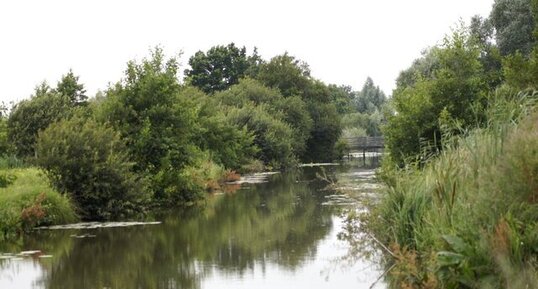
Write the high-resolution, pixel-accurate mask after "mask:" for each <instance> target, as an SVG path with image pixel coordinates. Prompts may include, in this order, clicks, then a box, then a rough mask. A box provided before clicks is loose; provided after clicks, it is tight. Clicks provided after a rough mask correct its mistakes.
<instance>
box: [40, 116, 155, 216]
mask: <svg viewBox="0 0 538 289" xmlns="http://www.w3.org/2000/svg"><path fill="white" fill-rule="evenodd" d="M36 152H37V160H36V163H37V164H38V165H39V166H41V167H42V168H44V169H45V171H46V172H47V175H48V176H49V178H50V180H51V181H52V184H53V185H54V187H55V188H56V189H58V190H59V191H60V192H62V193H64V194H68V195H69V196H70V198H71V199H72V200H73V202H74V203H75V204H76V206H77V207H78V209H79V212H80V215H81V216H82V217H83V218H84V219H111V218H119V217H122V216H124V215H129V214H130V213H134V212H138V211H139V209H140V207H141V206H143V204H144V203H145V202H146V201H147V200H148V198H149V196H150V194H149V193H148V191H147V189H146V186H145V185H144V182H143V180H142V179H141V178H140V177H139V176H138V175H136V174H135V173H133V172H132V168H133V163H131V162H130V161H129V158H128V155H127V152H126V148H125V145H124V143H123V142H122V140H121V139H120V136H119V134H118V133H117V132H115V131H114V130H113V129H112V128H110V127H108V126H106V125H102V124H99V123H97V122H96V121H94V120H92V119H82V118H79V117H75V118H72V119H70V120H65V121H60V122H57V123H55V124H53V125H51V126H50V127H49V128H47V129H46V130H45V131H43V132H42V133H40V135H39V139H38V143H37V147H36Z"/></svg>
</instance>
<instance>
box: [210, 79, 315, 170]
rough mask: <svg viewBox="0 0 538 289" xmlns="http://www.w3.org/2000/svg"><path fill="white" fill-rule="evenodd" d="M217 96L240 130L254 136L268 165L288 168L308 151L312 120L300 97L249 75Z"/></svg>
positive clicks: (259, 153)
mask: <svg viewBox="0 0 538 289" xmlns="http://www.w3.org/2000/svg"><path fill="white" fill-rule="evenodd" d="M213 99H214V102H215V103H218V104H220V105H221V110H224V111H227V116H228V118H229V119H230V120H231V121H232V123H234V124H236V125H237V128H238V129H240V128H242V127H246V128H247V129H248V131H250V132H251V133H252V134H253V135H254V143H255V144H256V145H257V147H258V148H259V149H260V150H259V152H258V154H257V156H258V157H259V158H260V159H262V160H263V161H264V162H265V163H266V164H271V165H272V166H273V167H282V168H284V167H286V166H289V165H290V164H292V163H293V162H294V161H295V160H296V159H297V157H298V156H300V155H301V154H302V153H304V150H305V147H306V140H307V139H308V138H309V136H310V129H311V127H312V120H311V118H310V115H309V114H308V110H307V106H306V103H305V102H304V101H303V100H302V99H301V98H300V97H298V96H292V97H287V98H284V97H283V96H282V94H281V93H280V92H279V91H278V90H277V89H271V88H268V87H265V86H263V85H262V84H261V83H260V82H258V81H256V80H253V79H249V78H246V79H243V80H241V81H240V82H239V84H237V85H234V86H232V87H230V89H228V90H226V91H222V92H219V93H217V94H215V95H214V97H213ZM216 106H217V105H214V107H216ZM254 112H256V113H257V114H260V115H254Z"/></svg>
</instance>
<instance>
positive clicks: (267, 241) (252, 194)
mask: <svg viewBox="0 0 538 289" xmlns="http://www.w3.org/2000/svg"><path fill="white" fill-rule="evenodd" d="M327 170H328V171H329V173H331V174H332V173H338V172H346V171H349V167H347V166H335V167H328V168H327ZM319 171H320V169H319V168H302V169H299V170H298V171H297V172H292V173H286V174H276V175H273V176H271V177H270V181H269V182H267V183H262V184H255V185H254V184H243V185H242V187H241V189H240V190H238V191H236V192H234V193H226V194H222V195H215V196H212V197H211V198H209V199H208V201H207V204H206V206H205V207H204V208H190V209H186V210H182V211H177V212H166V213H164V212H161V213H158V214H156V216H155V219H157V220H162V224H159V225H148V226H136V227H125V228H99V229H92V230H82V231H81V230H40V231H36V232H34V233H32V234H31V235H28V236H26V237H25V238H24V240H23V241H22V242H21V243H19V244H15V245H13V244H11V246H10V247H6V246H2V245H0V252H15V253H16V250H28V249H32V250H33V249H38V250H41V251H42V253H43V254H47V255H52V257H51V258H39V256H37V255H36V256H34V257H33V258H26V259H24V260H17V261H13V260H15V259H13V260H11V261H7V262H5V261H4V262H1V261H0V285H1V284H8V285H16V286H18V287H14V288H207V286H205V285H204V280H206V279H215V278H216V279H218V280H219V282H220V284H219V286H216V288H233V287H232V286H233V285H227V284H228V282H229V281H230V280H232V279H233V280H236V281H237V280H243V279H246V278H251V279H253V280H254V279H261V280H260V283H259V284H258V285H260V286H261V285H263V284H264V283H263V282H264V281H263V280H266V279H267V278H268V277H269V276H266V274H267V275H271V274H273V273H269V272H280V273H279V274H282V275H285V276H291V275H293V274H297V275H300V274H299V273H298V272H299V271H301V270H303V267H305V266H309V265H311V263H316V262H319V260H318V259H319V255H320V253H319V252H318V251H319V250H320V248H321V247H323V246H324V247H330V246H329V245H330V244H329V243H328V242H335V240H333V239H331V238H329V237H328V236H329V235H331V234H332V233H331V232H334V231H335V228H334V220H335V218H338V217H337V216H338V211H339V209H338V208H335V207H332V206H324V205H322V204H323V203H324V202H325V201H326V196H328V195H330V194H333V193H334V192H331V191H325V190H320V188H322V187H323V186H324V185H325V184H323V182H320V181H319V180H318V179H317V178H316V173H319ZM338 229H339V228H338ZM84 234H87V236H89V237H87V238H74V237H73V236H74V235H77V236H81V235H82V236H84ZM335 234H336V233H335ZM335 234H332V235H335ZM327 244H329V245H327ZM332 253H334V252H331V251H329V254H328V255H331V254H332ZM324 254H325V253H324ZM324 261H326V260H324ZM14 268H15V269H14ZM249 276H250V277H249ZM252 276H261V277H259V278H258V277H257V278H252ZM270 277H271V278H278V276H270ZM10 278H11V279H13V280H11V281H10ZM16 278H19V279H21V278H23V279H24V278H27V279H32V280H27V281H28V282H26V283H24V282H23V281H21V280H22V279H21V280H18V281H17V280H14V279H16ZM351 280H353V279H351ZM10 282H11V283H10ZM17 282H22V283H17ZM230 282H231V281H230ZM346 282H347V281H346ZM17 284H19V285H17ZM21 284H22V285H21ZM24 284H30V285H24ZM253 285H254V286H258V285H257V284H256V283H254V284H253ZM349 285H350V286H349V288H356V286H355V285H354V284H349ZM24 286H28V287H24ZM208 286H209V285H208ZM326 286H327V284H321V287H319V288H325V287H326ZM8 287H9V286H8ZM258 287H259V286H258ZM261 287H263V286H261ZM292 287H293V286H292ZM2 288H4V287H2Z"/></svg>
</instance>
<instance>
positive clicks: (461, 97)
mask: <svg viewBox="0 0 538 289" xmlns="http://www.w3.org/2000/svg"><path fill="white" fill-rule="evenodd" d="M432 51H433V53H435V56H434V57H435V59H437V61H438V65H437V67H436V68H435V69H434V70H433V71H432V72H431V77H428V78H426V77H420V78H417V79H416V81H415V82H414V84H412V85H403V86H399V87H397V89H396V90H395V92H394V95H393V98H392V103H391V105H392V106H393V107H394V110H395V113H393V114H390V115H388V116H387V124H386V126H385V127H384V135H385V142H386V145H387V148H388V150H389V152H390V153H391V157H392V158H393V159H394V160H395V161H396V162H397V163H398V164H402V163H403V162H404V160H407V159H408V158H412V159H417V158H419V157H420V156H421V154H422V153H424V152H426V153H432V152H435V151H436V150H438V149H440V144H441V138H442V130H441V126H442V125H448V126H452V127H455V128H458V129H459V128H466V127H470V126H472V125H477V124H479V122H480V120H481V112H482V111H483V109H484V106H485V100H486V91H488V86H487V81H486V80H485V79H484V70H483V66H482V63H481V62H480V52H481V49H480V46H479V45H477V43H476V41H474V40H473V39H472V37H471V36H470V33H469V31H468V30H466V29H460V30H457V31H455V32H454V33H453V34H452V35H451V36H449V37H446V38H445V40H444V43H443V45H442V46H440V47H438V48H436V49H434V50H432ZM445 129H446V128H445Z"/></svg>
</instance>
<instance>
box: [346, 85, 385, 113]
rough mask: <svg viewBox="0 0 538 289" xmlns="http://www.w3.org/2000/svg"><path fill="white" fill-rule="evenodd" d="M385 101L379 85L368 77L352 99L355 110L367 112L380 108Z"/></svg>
mask: <svg viewBox="0 0 538 289" xmlns="http://www.w3.org/2000/svg"><path fill="white" fill-rule="evenodd" d="M385 101H386V96H385V93H383V91H381V89H380V88H379V86H376V85H375V84H374V81H373V80H372V79H371V78H370V77H368V78H367V79H366V82H365V83H364V86H363V87H362V90H361V91H360V92H359V93H357V97H356V98H355V99H354V102H355V105H356V106H357V111H358V112H360V113H368V114H372V113H374V112H375V111H376V110H380V109H381V106H382V105H383V104H384V103H385Z"/></svg>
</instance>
